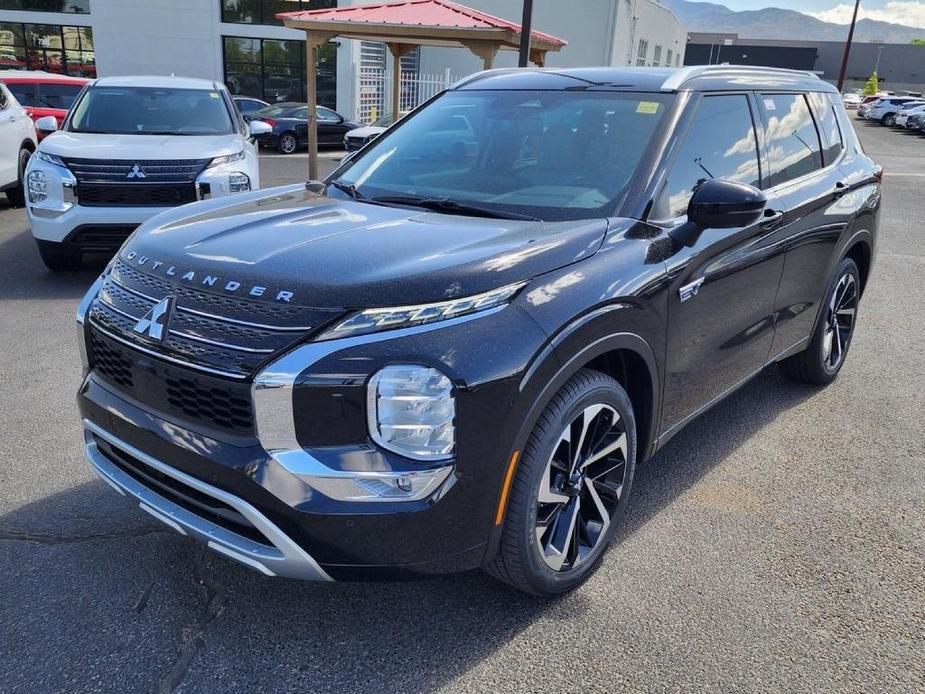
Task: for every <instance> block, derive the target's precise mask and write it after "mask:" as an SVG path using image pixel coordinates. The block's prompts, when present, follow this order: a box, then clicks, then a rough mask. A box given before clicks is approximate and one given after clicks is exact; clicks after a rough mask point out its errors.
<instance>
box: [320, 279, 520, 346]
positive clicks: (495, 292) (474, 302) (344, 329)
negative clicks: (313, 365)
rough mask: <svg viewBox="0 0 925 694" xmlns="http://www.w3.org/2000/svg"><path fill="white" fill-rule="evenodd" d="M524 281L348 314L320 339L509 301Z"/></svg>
mask: <svg viewBox="0 0 925 694" xmlns="http://www.w3.org/2000/svg"><path fill="white" fill-rule="evenodd" d="M525 284H526V282H518V283H516V284H509V285H507V286H505V287H501V288H500V289H492V290H491V291H490V292H484V293H482V294H476V295H474V296H467V297H464V298H462V299H451V300H450V301H441V302H439V303H435V304H418V305H416V306H398V307H395V308H370V309H366V310H365V311H360V312H359V313H354V314H353V315H352V316H348V317H347V318H345V319H344V320H343V321H341V322H340V323H338V324H337V325H335V326H334V327H333V328H329V329H328V330H327V331H325V333H324V334H323V335H321V336H320V337H319V339H320V340H329V339H337V338H341V337H350V336H353V335H364V334H366V333H375V332H379V331H381V330H395V329H397V328H408V327H411V326H414V325H422V324H425V323H434V322H436V321H441V320H447V319H449V318H457V317H459V316H465V315H468V314H471V313H477V312H479V311H487V310H488V309H490V308H495V307H496V306H501V305H503V304H506V303H508V302H509V301H510V300H511V299H512V298H513V297H514V295H515V294H516V293H517V292H518V291H519V290H520V289H521V288H522V287H523V286H524V285H525Z"/></svg>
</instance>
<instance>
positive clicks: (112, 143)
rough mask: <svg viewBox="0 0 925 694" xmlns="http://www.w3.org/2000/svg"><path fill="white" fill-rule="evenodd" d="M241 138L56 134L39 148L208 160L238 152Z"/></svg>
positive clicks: (94, 155) (66, 153)
mask: <svg viewBox="0 0 925 694" xmlns="http://www.w3.org/2000/svg"><path fill="white" fill-rule="evenodd" d="M242 148H243V140H242V139H241V136H240V135H237V134H231V135H97V134H95V133H72V132H67V131H64V130H59V131H57V132H54V133H52V134H51V135H49V136H48V137H46V138H45V139H44V140H42V144H41V145H39V149H40V150H41V151H42V152H45V153H46V154H56V155H58V156H59V157H78V158H81V159H123V160H124V159H131V160H152V159H207V158H210V157H220V156H222V155H225V154H234V153H236V152H240V151H241V149H242Z"/></svg>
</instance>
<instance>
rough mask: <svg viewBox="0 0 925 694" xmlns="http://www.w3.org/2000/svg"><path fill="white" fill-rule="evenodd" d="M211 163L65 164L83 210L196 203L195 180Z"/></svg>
mask: <svg viewBox="0 0 925 694" xmlns="http://www.w3.org/2000/svg"><path fill="white" fill-rule="evenodd" d="M210 161H211V160H210V159H176V160H175V159H142V160H134V159H84V158H77V157H68V158H65V159H64V163H65V164H66V165H67V167H68V168H69V169H70V170H71V172H72V173H73V174H74V177H75V178H76V179H77V202H78V204H80V205H83V206H84V207H175V206H177V205H184V204H186V203H188V202H194V201H195V200H197V199H198V196H197V195H196V179H197V178H198V177H199V174H201V173H202V172H203V171H204V170H205V168H206V166H208V164H209V162H210Z"/></svg>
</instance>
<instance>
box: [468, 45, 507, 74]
mask: <svg viewBox="0 0 925 694" xmlns="http://www.w3.org/2000/svg"><path fill="white" fill-rule="evenodd" d="M462 44H463V45H464V46H465V47H466V48H468V49H469V50H470V51H472V52H473V53H475V54H476V55H477V56H478V57H479V58H481V59H482V69H483V70H491V66H492V65H494V62H495V56H496V55H497V54H498V44H497V43H495V42H494V41H481V40H473V41H463V42H462Z"/></svg>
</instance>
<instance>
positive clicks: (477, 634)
mask: <svg viewBox="0 0 925 694" xmlns="http://www.w3.org/2000/svg"><path fill="white" fill-rule="evenodd" d="M813 392H815V391H814V390H812V389H809V388H804V387H799V386H794V385H792V384H789V383H787V382H786V381H784V380H783V379H782V378H781V377H780V376H778V374H777V372H776V371H775V370H769V371H767V372H765V373H763V374H762V375H760V376H759V377H757V378H756V379H755V380H754V381H753V382H752V383H751V384H749V385H747V386H745V387H744V388H743V389H742V390H740V391H739V392H738V393H736V394H734V395H733V396H731V397H730V398H729V399H728V400H727V401H726V402H724V403H722V404H720V405H719V406H717V407H716V408H714V409H713V410H711V411H710V412H708V413H706V414H705V415H704V416H702V417H701V418H700V419H699V420H697V421H696V422H694V423H693V424H691V425H690V426H689V427H688V428H687V429H686V430H684V431H683V432H681V433H679V434H678V435H677V436H676V437H675V439H674V440H673V441H672V442H671V443H670V444H669V445H668V446H667V447H666V448H665V449H663V450H662V451H661V452H660V453H659V454H658V455H657V456H656V457H655V458H654V459H653V460H651V461H649V462H648V463H646V464H644V465H641V466H640V468H639V469H638V470H637V477H636V482H635V484H634V490H633V497H634V498H633V503H632V506H631V507H630V510H629V513H628V514H627V515H626V517H625V518H624V520H623V522H622V524H621V525H622V527H620V528H619V535H618V537H622V538H626V537H628V536H630V535H631V534H632V533H634V532H636V531H637V530H639V529H641V528H642V527H643V526H644V525H645V524H646V523H647V521H648V520H649V519H651V518H652V517H653V516H655V515H656V514H658V513H659V512H660V511H661V510H662V509H664V508H665V507H666V506H668V505H670V504H672V503H674V502H675V501H676V500H677V499H678V497H679V496H680V495H682V494H683V493H684V492H685V490H687V489H688V488H690V487H691V486H692V485H694V484H695V483H696V482H697V481H698V480H700V479H701V478H702V477H703V476H704V475H705V474H707V473H708V472H709V471H710V470H711V469H712V468H713V466H714V465H716V464H718V463H719V462H721V461H722V460H723V459H724V458H726V457H727V456H728V455H730V454H731V453H733V452H734V451H735V450H736V449H737V448H738V447H739V446H740V445H742V444H743V443H744V442H745V441H747V440H748V439H749V438H750V437H752V436H753V435H754V434H755V433H756V432H757V431H759V430H761V429H762V428H763V427H764V426H766V425H767V424H768V423H769V422H771V421H773V420H774V419H775V418H776V417H777V416H778V414H779V413H781V412H782V411H784V410H786V409H788V408H791V407H794V406H796V405H797V404H799V403H800V402H801V401H803V400H804V399H805V398H807V397H809V396H810V395H812V394H813ZM67 445H68V446H76V445H77V444H76V442H67ZM460 522H461V523H462V522H465V519H460ZM4 539H5V540H12V541H13V542H6V543H4V542H2V540H4ZM4 545H6V546H7V547H10V546H15V549H14V552H15V557H14V559H15V561H12V562H11V563H10V564H11V566H14V567H15V568H14V569H13V570H12V572H11V574H10V575H8V576H7V577H6V579H0V587H2V586H3V583H4V582H9V583H10V584H11V585H8V586H7V589H6V592H7V595H6V598H5V600H4V602H5V603H6V605H5V606H4V607H2V608H0V623H4V622H5V623H6V624H7V625H8V626H9V627H10V628H12V630H13V631H12V633H15V634H16V639H15V645H14V647H15V650H16V652H17V654H18V656H17V664H16V668H17V676H18V677H20V678H22V679H21V681H22V682H24V683H27V682H29V681H30V674H32V675H34V674H36V673H40V672H44V673H46V674H47V673H49V672H55V670H54V667H55V666H56V665H58V664H56V663H54V662H52V661H54V660H56V659H63V660H66V661H67V663H66V664H67V665H68V667H67V669H68V670H69V671H71V672H72V676H73V677H77V678H78V679H72V680H71V681H70V682H69V683H68V685H66V686H79V683H80V682H81V681H82V680H81V679H80V678H82V677H91V676H93V675H96V676H99V677H105V678H106V680H107V681H108V682H109V683H110V684H111V685H112V686H113V687H115V688H116V689H119V688H120V683H123V682H124V683H125V684H126V685H129V684H132V685H137V684H140V683H139V682H138V678H139V677H141V676H142V673H143V672H144V668H146V667H147V668H152V669H153V670H156V672H155V671H152V672H151V673H149V675H148V676H149V677H150V678H153V679H154V688H161V689H163V688H167V689H170V688H172V687H173V686H174V685H176V684H179V683H180V682H187V683H188V684H189V686H190V687H191V688H192V689H197V690H212V691H216V690H228V689H231V688H237V687H244V688H249V687H253V686H256V685H257V684H258V683H259V686H260V687H261V688H265V689H267V690H282V689H285V690H309V689H310V690H313V691H320V690H333V689H337V690H341V691H343V690H348V691H356V690H367V691H404V692H409V691H415V692H424V691H431V690H434V689H436V688H439V687H441V686H444V685H447V684H448V683H450V682H452V681H453V680H454V678H455V677H457V676H458V675H460V674H461V673H465V672H468V671H469V670H471V669H473V668H475V667H477V666H479V664H480V663H481V662H482V661H484V660H486V659H487V658H488V657H489V656H490V655H491V654H492V653H494V652H495V651H496V650H498V649H500V648H502V647H503V646H506V645H507V644H508V643H509V642H511V641H514V640H516V639H517V638H519V634H520V633H521V632H523V631H524V630H525V629H527V628H528V627H529V626H530V625H531V624H532V623H533V622H535V621H537V620H539V619H541V618H542V619H544V620H552V621H558V620H578V619H581V615H582V613H583V611H585V610H587V609H589V606H590V601H589V594H588V593H585V592H583V591H582V590H579V591H577V592H576V593H574V594H572V595H570V596H566V597H564V598H561V599H558V600H553V601H541V600H537V599H534V598H530V597H527V596H524V595H521V594H519V593H517V592H515V591H513V590H511V589H509V588H507V587H506V586H504V585H502V584H500V583H497V582H495V581H494V580H493V579H490V578H489V577H488V576H487V575H484V574H482V573H480V572H470V573H466V574H460V575H455V576H447V577H441V578H435V579H430V580H422V581H416V582H407V583H383V584H350V583H335V584H311V583H300V582H295V581H286V580H279V579H269V578H266V577H263V576H261V575H259V574H256V573H254V572H251V571H249V570H247V569H245V568H243V567H239V566H238V565H236V564H234V563H232V562H230V561H227V560H225V559H224V558H222V557H218V556H216V555H214V554H212V553H211V552H209V551H208V550H206V549H204V548H203V547H202V546H200V545H198V544H196V543H194V542H192V541H188V540H185V539H183V538H181V537H179V536H176V535H174V534H173V532H172V531H170V530H167V529H165V528H162V527H160V526H159V525H152V523H151V522H150V519H149V518H148V517H147V516H145V515H144V514H143V513H142V512H141V511H139V510H138V508H137V506H135V505H134V504H133V503H130V502H128V501H127V500H126V499H124V498H122V497H118V496H116V495H115V494H114V493H113V492H112V490H111V489H109V488H108V487H107V486H106V485H104V484H103V483H102V482H92V483H87V484H82V485H80V486H77V487H74V488H72V489H69V490H67V491H64V492H61V493H59V494H55V495H52V496H49V497H47V498H45V499H42V500H41V501H37V502H34V503H32V504H29V505H26V506H23V507H21V508H19V509H17V510H15V511H13V512H11V513H8V514H7V515H6V516H4V517H0V547H3V546H4ZM50 546H53V547H54V550H53V551H50V550H49V547H50ZM618 551H619V550H618ZM614 554H615V553H614V552H611V554H610V555H609V557H605V559H604V561H605V562H606V561H608V559H610V560H614ZM49 572H51V575H49ZM591 580H592V581H595V580H596V579H595V578H592V579H591ZM46 582H47V583H50V584H51V586H52V587H54V586H57V585H60V586H62V587H64V589H68V588H67V587H70V588H69V590H70V591H71V592H72V595H71V596H70V598H69V599H68V600H66V601H64V602H63V604H62V602H60V601H58V602H57V603H56V604H55V605H54V606H52V605H50V604H48V603H47V602H46V601H47V600H48V597H47V595H48V586H46V585H45V583H46ZM592 589H593V588H592V587H590V586H589V587H588V588H586V590H592ZM52 592H54V591H52ZM140 602H143V603H144V605H143V607H141V608H139V603H140ZM13 606H16V612H15V613H13V612H11V611H9V610H11V609H12V607H13ZM627 609H631V607H629V608H627ZM4 610H7V614H6V615H5V616H4V614H3V612H4ZM52 610H54V611H55V615H56V624H57V625H58V626H56V628H55V629H54V630H53V631H48V630H46V631H40V632H38V633H32V631H28V633H26V632H27V630H26V629H25V628H23V627H20V628H17V626H16V625H17V623H18V622H19V621H20V620H22V619H25V618H26V617H25V616H24V615H28V614H33V615H34V614H41V615H47V614H50V613H51V611H52ZM152 620H156V622H154V621H152ZM168 628H169V629H170V630H172V631H171V635H170V636H168V637H160V638H162V639H163V642H161V643H157V644H152V643H151V641H150V637H146V636H144V634H145V633H146V630H150V629H160V630H165V629H168ZM73 640H76V641H78V642H79V641H81V640H87V641H90V642H92V643H93V644H94V647H93V649H92V652H91V651H85V650H80V649H77V650H74V649H72V650H71V651H68V647H67V646H66V645H65V646H62V645H60V644H61V643H64V642H68V643H72V642H73ZM523 647H524V648H529V643H527V644H524V646H523ZM152 648H156V650H157V655H156V656H153V655H152V656H150V657H149V659H148V660H146V661H144V662H145V664H144V665H142V664H141V663H142V659H143V658H145V657H148V656H146V655H145V654H146V653H147V652H148V651H149V650H150V649H152ZM107 649H113V654H112V658H110V659H108V660H107V659H104V658H102V656H101V655H100V654H101V653H103V652H106V650H107ZM73 659H77V661H78V663H79V665H78V664H75V663H74V662H72V661H73ZM104 663H105V665H104ZM60 665H61V667H62V668H63V667H64V665H65V663H61V664H60ZM155 665H156V667H155ZM101 668H105V671H103V670H101ZM63 671H64V670H63V669H62V672H63ZM80 673H82V674H80ZM2 675H3V673H2V672H0V682H2V681H3V677H2ZM48 684H49V685H50V688H60V687H62V686H65V683H64V681H59V682H55V681H54V680H52V681H50V682H48ZM150 686H151V684H150V679H149V680H148V683H147V684H146V685H145V687H150Z"/></svg>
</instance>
